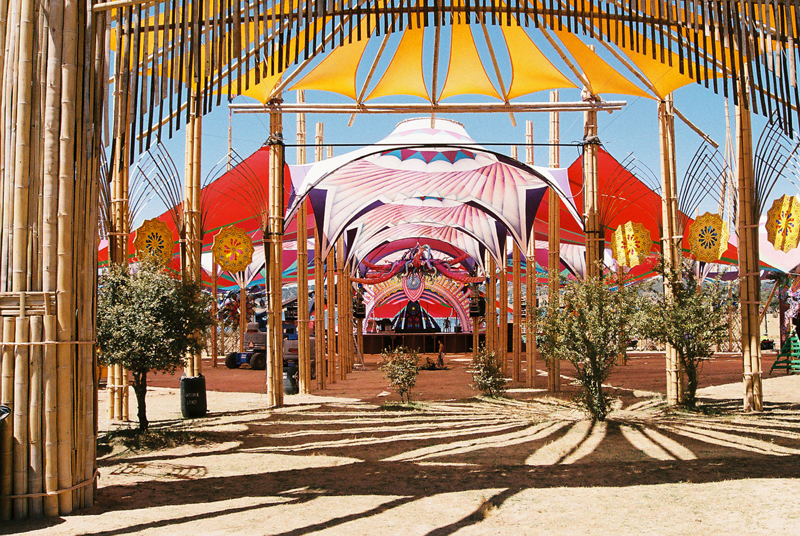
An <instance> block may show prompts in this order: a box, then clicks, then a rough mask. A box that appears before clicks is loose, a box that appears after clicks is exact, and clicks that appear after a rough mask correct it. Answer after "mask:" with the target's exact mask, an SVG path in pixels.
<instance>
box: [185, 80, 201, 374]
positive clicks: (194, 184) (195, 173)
mask: <svg viewBox="0 0 800 536" xmlns="http://www.w3.org/2000/svg"><path fill="white" fill-rule="evenodd" d="M196 101H197V99H196V97H195V95H194V94H193V93H191V94H190V96H189V104H188V106H189V108H190V115H189V120H188V121H187V122H186V173H185V176H184V203H183V220H184V222H185V227H186V235H185V243H186V255H185V259H184V266H183V270H182V276H183V279H184V280H185V281H199V280H200V278H201V266H200V255H201V253H202V249H203V239H202V238H201V230H200V196H201V177H202V173H201V149H202V116H201V115H198V114H197V113H196V110H197V102H196ZM201 357H202V356H201V354H200V353H197V354H196V355H190V356H187V358H186V362H185V364H184V374H185V375H186V376H188V377H190V378H192V377H197V376H200V375H202V370H201V363H202V361H201Z"/></svg>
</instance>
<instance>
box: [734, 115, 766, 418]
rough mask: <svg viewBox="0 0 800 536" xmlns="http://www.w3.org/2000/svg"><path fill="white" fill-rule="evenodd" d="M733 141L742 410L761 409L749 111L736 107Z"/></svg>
mask: <svg viewBox="0 0 800 536" xmlns="http://www.w3.org/2000/svg"><path fill="white" fill-rule="evenodd" d="M736 144H737V150H738V151H737V152H738V166H737V173H738V175H739V176H738V181H739V184H738V191H739V207H738V208H739V210H738V215H739V219H738V222H737V223H738V229H739V281H740V287H739V292H740V299H739V303H740V306H741V316H742V360H743V369H744V373H743V383H744V401H743V407H744V411H762V410H763V409H764V401H763V395H762V389H761V346H760V344H759V331H758V328H759V325H758V305H759V303H760V301H761V300H760V296H759V294H760V290H761V286H760V278H759V275H760V273H759V266H758V262H759V259H758V212H757V208H756V203H755V180H754V174H753V157H752V151H753V149H752V128H751V125H750V112H749V110H746V109H743V108H742V107H741V106H737V107H736Z"/></svg>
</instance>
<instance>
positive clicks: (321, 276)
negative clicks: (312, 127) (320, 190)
mask: <svg viewBox="0 0 800 536" xmlns="http://www.w3.org/2000/svg"><path fill="white" fill-rule="evenodd" d="M323 128H324V127H323V125H322V123H317V126H316V132H315V138H314V144H315V147H314V160H315V161H317V162H320V161H321V160H322V159H323V156H322V135H323ZM320 232H321V230H320V229H319V228H317V227H316V223H315V224H314V335H315V337H314V338H315V339H316V341H315V348H314V350H315V354H316V355H315V359H316V361H317V363H316V366H317V389H325V386H326V384H327V381H326V380H327V378H326V376H325V375H326V373H327V370H328V369H327V352H328V351H327V349H326V342H325V283H324V281H325V270H324V268H323V263H322V249H321V245H320V243H321V241H322V240H321V236H320Z"/></svg>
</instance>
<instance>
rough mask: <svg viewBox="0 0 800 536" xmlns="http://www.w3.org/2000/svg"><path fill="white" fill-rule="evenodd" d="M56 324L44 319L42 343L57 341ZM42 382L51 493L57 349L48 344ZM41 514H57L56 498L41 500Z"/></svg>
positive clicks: (55, 465) (46, 476) (55, 438)
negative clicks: (42, 501)
mask: <svg viewBox="0 0 800 536" xmlns="http://www.w3.org/2000/svg"><path fill="white" fill-rule="evenodd" d="M48 299H49V298H48ZM56 327H57V321H56V317H55V315H52V314H50V315H46V316H45V317H44V340H45V342H48V343H53V342H55V340H56V335H57V333H56ZM42 380H43V390H44V395H43V396H44V408H43V412H44V491H45V492H46V493H54V492H55V491H56V490H57V489H58V430H57V419H56V417H57V409H58V406H57V402H58V394H57V392H56V386H57V373H56V346H55V345H54V344H47V345H45V347H44V356H43V360H42ZM44 515H46V516H48V517H53V516H57V515H58V498H57V497H56V496H55V495H48V496H46V497H45V498H44Z"/></svg>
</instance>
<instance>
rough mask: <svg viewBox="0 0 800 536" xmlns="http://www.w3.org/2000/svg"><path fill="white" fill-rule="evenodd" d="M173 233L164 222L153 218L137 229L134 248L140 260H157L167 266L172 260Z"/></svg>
mask: <svg viewBox="0 0 800 536" xmlns="http://www.w3.org/2000/svg"><path fill="white" fill-rule="evenodd" d="M173 245H174V242H173V240H172V231H171V230H170V228H169V227H167V224H166V223H164V222H163V221H160V220H157V219H155V218H153V219H152V220H145V222H144V223H143V224H142V225H141V227H139V228H138V229H136V233H135V235H134V238H133V247H134V248H136V256H137V257H139V259H140V260H144V259H146V258H155V259H156V261H157V262H159V263H160V264H164V265H166V264H167V263H168V262H169V261H170V259H172V248H173Z"/></svg>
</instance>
